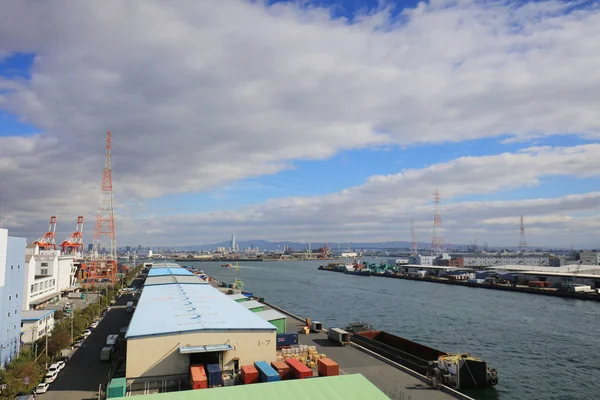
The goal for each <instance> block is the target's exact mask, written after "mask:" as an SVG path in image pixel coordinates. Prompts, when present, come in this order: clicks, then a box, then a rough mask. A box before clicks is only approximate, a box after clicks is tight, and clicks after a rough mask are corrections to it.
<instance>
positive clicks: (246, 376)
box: [241, 365, 258, 385]
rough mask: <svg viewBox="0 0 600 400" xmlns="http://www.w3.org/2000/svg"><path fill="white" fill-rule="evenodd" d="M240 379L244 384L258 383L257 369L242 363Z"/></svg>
mask: <svg viewBox="0 0 600 400" xmlns="http://www.w3.org/2000/svg"><path fill="white" fill-rule="evenodd" d="M241 379H242V383H243V384H244V385H248V384H250V383H258V371H257V370H256V368H255V367H254V365H242V375H241Z"/></svg>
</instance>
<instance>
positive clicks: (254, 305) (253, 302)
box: [237, 300, 265, 310]
mask: <svg viewBox="0 0 600 400" xmlns="http://www.w3.org/2000/svg"><path fill="white" fill-rule="evenodd" d="M237 304H239V305H241V306H242V307H245V308H247V309H249V310H250V309H252V308H257V307H264V306H265V305H264V304H263V303H259V302H258V301H256V300H249V301H242V302H241V303H237Z"/></svg>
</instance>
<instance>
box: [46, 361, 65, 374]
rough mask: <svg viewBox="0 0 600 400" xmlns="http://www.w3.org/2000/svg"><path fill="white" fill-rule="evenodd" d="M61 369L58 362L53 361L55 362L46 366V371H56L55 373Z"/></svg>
mask: <svg viewBox="0 0 600 400" xmlns="http://www.w3.org/2000/svg"><path fill="white" fill-rule="evenodd" d="M61 369H62V368H61V367H60V364H59V363H55V364H52V365H51V366H50V367H49V368H48V373H57V374H58V373H59V372H60V370H61Z"/></svg>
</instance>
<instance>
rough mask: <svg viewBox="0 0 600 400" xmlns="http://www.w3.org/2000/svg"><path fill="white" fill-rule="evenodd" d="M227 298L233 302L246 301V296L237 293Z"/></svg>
mask: <svg viewBox="0 0 600 400" xmlns="http://www.w3.org/2000/svg"><path fill="white" fill-rule="evenodd" d="M228 296H229V298H230V299H231V300H234V301H235V300H239V299H246V300H248V296H244V295H243V294H239V293H236V294H229V295H228Z"/></svg>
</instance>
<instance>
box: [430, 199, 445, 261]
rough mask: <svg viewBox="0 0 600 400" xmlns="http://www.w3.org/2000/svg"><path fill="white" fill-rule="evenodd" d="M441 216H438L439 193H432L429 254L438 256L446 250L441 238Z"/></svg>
mask: <svg viewBox="0 0 600 400" xmlns="http://www.w3.org/2000/svg"><path fill="white" fill-rule="evenodd" d="M442 232H443V228H442V216H441V215H440V192H439V191H438V190H436V191H435V192H433V235H432V237H431V253H432V254H433V255H435V256H438V255H440V254H442V253H443V252H444V250H445V249H446V242H445V239H444V236H443V233H442Z"/></svg>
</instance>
